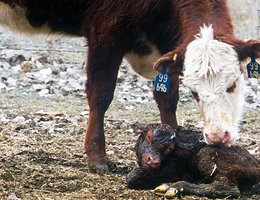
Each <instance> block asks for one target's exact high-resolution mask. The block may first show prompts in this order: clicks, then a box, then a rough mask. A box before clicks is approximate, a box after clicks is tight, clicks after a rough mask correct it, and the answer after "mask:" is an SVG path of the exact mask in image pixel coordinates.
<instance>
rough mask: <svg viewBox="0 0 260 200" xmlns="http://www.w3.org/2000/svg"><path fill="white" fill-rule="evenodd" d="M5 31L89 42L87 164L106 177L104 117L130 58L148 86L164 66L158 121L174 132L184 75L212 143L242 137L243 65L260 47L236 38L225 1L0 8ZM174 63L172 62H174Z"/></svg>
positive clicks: (4, 0) (17, 1)
mask: <svg viewBox="0 0 260 200" xmlns="http://www.w3.org/2000/svg"><path fill="white" fill-rule="evenodd" d="M0 23H1V24H2V25H3V26H6V27H10V28H11V29H13V30H14V31H17V32H25V33H29V34H35V33H44V34H54V33H61V34H67V35H74V36H84V37H85V38H86V40H87V45H88V56H87V70H86V73H87V82H86V93H87V99H88V104H89V110H90V112H89V121H88V127H87V131H86V137H85V150H86V152H87V154H88V164H89V166H92V167H97V168H98V169H100V170H107V160H106V157H105V137H104V127H103V125H104V114H105V112H106V110H107V109H108V107H109V105H110V103H111V101H112V99H113V94H114V89H115V86H116V79H117V74H118V69H119V66H120V63H121V61H122V59H123V57H125V58H126V59H127V60H128V61H129V63H130V64H131V65H132V67H133V68H134V70H135V71H136V72H137V73H138V74H140V75H142V76H144V77H146V78H150V79H154V77H155V75H156V74H157V72H156V71H155V70H154V69H153V67H152V66H153V63H154V62H155V61H156V60H157V59H158V58H159V57H160V56H161V55H163V54H165V53H167V52H170V51H172V50H174V51H173V52H170V53H169V54H166V56H164V57H163V58H162V59H161V60H160V61H161V62H158V63H156V65H155V69H156V70H157V71H160V70H161V68H162V67H161V66H162V64H163V63H165V64H166V66H168V67H167V72H168V74H169V75H170V80H171V83H170V89H169V93H161V92H154V97H155V100H156V102H157V104H158V107H159V110H160V116H161V121H162V122H163V123H166V124H169V125H171V126H173V127H175V126H177V120H176V107H177V102H178V99H179V95H178V88H179V75H180V74H181V73H182V69H183V64H184V65H185V66H184V68H185V71H184V75H185V82H186V84H187V85H188V86H189V87H190V88H191V90H192V92H193V94H194V96H195V97H196V99H197V100H198V102H199V105H200V107H201V110H202V112H203V115H204V120H205V130H204V133H205V139H206V141H207V142H208V143H223V144H224V146H230V143H231V142H232V141H234V140H235V139H236V138H237V137H238V134H237V126H238V119H239V116H240V113H241V110H242V103H243V97H242V96H243V95H242V92H243V90H242V87H243V77H242V72H243V70H242V67H241V66H240V62H241V61H243V60H244V59H246V58H247V57H251V56H254V57H259V56H260V53H259V52H260V42H259V41H255V40H250V41H247V42H246V41H241V40H238V39H236V38H235V36H234V32H233V25H232V21H231V18H230V14H229V11H228V7H227V2H226V0H164V1H158V0H132V1H129V0H99V1H93V0H73V1H72V0H56V1H53V0H0ZM172 56H173V58H174V59H173V61H169V58H170V59H171V57H172Z"/></svg>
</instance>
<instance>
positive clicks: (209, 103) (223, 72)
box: [184, 26, 244, 147]
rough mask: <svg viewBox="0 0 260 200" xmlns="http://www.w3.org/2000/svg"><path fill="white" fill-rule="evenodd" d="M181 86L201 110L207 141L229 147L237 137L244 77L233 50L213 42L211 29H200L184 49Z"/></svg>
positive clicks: (220, 43)
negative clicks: (191, 94)
mask: <svg viewBox="0 0 260 200" xmlns="http://www.w3.org/2000/svg"><path fill="white" fill-rule="evenodd" d="M184 84H185V85H186V86H188V87H189V88H190V89H191V91H192V93H193V95H194V97H195V98H196V100H197V102H198V105H199V107H200V110H201V113H202V116H203V118H204V138H205V140H206V142H207V143H210V144H223V145H224V146H227V147H229V146H230V145H231V142H232V141H234V140H236V139H237V138H238V137H239V134H238V123H239V118H240V116H241V114H242V108H243V102H244V97H243V85H244V77H243V74H242V73H241V66H240V63H239V60H238V56H237V53H236V51H235V50H234V49H233V47H232V46H230V45H228V44H226V43H223V42H220V41H218V40H215V39H214V38H213V29H212V27H211V26H210V27H204V28H202V29H201V33H200V34H199V35H198V36H197V37H196V39H195V40H193V41H192V42H191V43H190V44H189V45H188V47H187V51H186V54H185V61H184Z"/></svg>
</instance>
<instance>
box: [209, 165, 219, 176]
mask: <svg viewBox="0 0 260 200" xmlns="http://www.w3.org/2000/svg"><path fill="white" fill-rule="evenodd" d="M216 169H217V165H216V164H215V165H214V167H213V169H212V172H211V174H210V176H212V175H213V174H214V172H215V171H216Z"/></svg>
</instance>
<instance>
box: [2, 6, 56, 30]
mask: <svg viewBox="0 0 260 200" xmlns="http://www.w3.org/2000/svg"><path fill="white" fill-rule="evenodd" d="M25 13H26V10H25V8H21V7H19V6H15V7H13V8H11V7H10V6H9V5H7V4H5V3H1V2H0V26H3V27H4V28H9V29H10V30H11V31H16V32H21V33H28V34H40V33H41V34H50V33H51V28H50V27H49V26H48V25H47V24H44V25H43V26H41V27H33V26H31V25H30V23H29V21H28V20H27V18H26V14H25Z"/></svg>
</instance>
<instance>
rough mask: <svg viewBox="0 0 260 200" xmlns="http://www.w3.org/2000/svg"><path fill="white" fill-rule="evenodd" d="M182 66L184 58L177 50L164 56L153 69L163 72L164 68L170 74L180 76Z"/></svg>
mask: <svg viewBox="0 0 260 200" xmlns="http://www.w3.org/2000/svg"><path fill="white" fill-rule="evenodd" d="M181 64H182V56H181V55H180V53H178V51H177V50H173V51H170V52H168V53H166V54H164V55H162V56H161V57H160V58H159V59H158V60H157V61H156V62H155V63H154V65H153V68H154V69H155V70H156V71H158V72H161V71H162V68H163V67H166V69H167V73H168V74H172V73H175V74H180V73H181V67H180V65H181Z"/></svg>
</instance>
